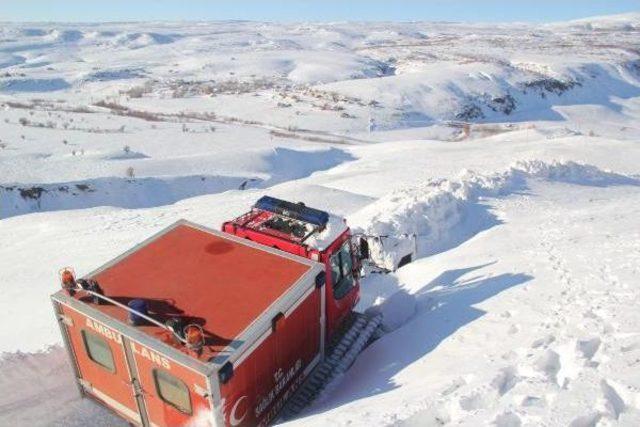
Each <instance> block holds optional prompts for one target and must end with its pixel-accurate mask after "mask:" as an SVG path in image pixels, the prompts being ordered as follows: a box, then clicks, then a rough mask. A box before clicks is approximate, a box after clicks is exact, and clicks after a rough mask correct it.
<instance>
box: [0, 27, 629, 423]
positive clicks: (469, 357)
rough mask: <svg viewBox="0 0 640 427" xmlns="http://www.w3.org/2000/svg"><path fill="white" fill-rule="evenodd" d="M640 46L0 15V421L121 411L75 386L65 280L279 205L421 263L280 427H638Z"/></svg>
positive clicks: (392, 260) (401, 278)
mask: <svg viewBox="0 0 640 427" xmlns="http://www.w3.org/2000/svg"><path fill="white" fill-rule="evenodd" d="M639 52H640V15H638V14H629V15H622V16H615V17H602V18H594V19H589V20H580V21H572V22H568V23H557V24H549V25H520V24H519V25H484V24H454V23H419V22H417V23H403V24H398V23H375V24H359V23H330V24H287V25H275V24H267V23H244V22H220V23H196V24H193V25H185V24H173V23H153V24H152V23H149V24H135V25H134V24H73V25H71V24H69V25H66V24H64V25H63V24H6V25H4V26H3V28H2V29H0V69H1V73H0V104H2V109H1V110H0V116H1V117H0V267H1V270H2V272H3V273H2V279H0V313H2V315H1V316H0V320H2V325H3V326H2V327H0V352H1V353H2V355H1V356H0V390H3V391H5V392H4V393H2V395H1V396H0V424H2V425H4V424H11V425H20V426H22V425H24V426H38V425H56V426H58V425H71V426H74V425H75V426H82V425H105V426H106V425H109V426H111V425H119V424H120V423H121V421H120V420H118V419H116V418H115V417H114V416H113V415H111V414H110V413H109V412H108V411H105V410H103V409H102V408H98V407H97V406H95V405H93V404H91V403H90V402H87V401H80V400H79V399H78V397H77V392H76V389H75V386H74V384H73V378H72V377H71V373H70V370H69V367H68V365H67V360H66V357H65V354H64V351H63V350H62V349H61V348H60V346H59V344H60V341H61V338H60V335H59V330H58V327H57V325H56V323H55V320H54V318H53V314H52V313H51V308H50V302H49V300H48V295H49V294H51V293H53V292H54V291H55V290H56V289H57V287H58V284H57V280H56V274H57V271H58V269H59V268H60V267H62V266H66V265H72V266H73V267H74V268H75V269H76V271H78V272H79V273H80V274H82V273H85V272H87V271H90V270H92V269H93V268H95V267H96V266H97V265H101V264H102V263H104V262H106V261H108V260H109V259H111V258H113V257H115V256H116V255H118V254H120V253H122V252H123V251H125V250H127V249H128V248H130V247H131V246H133V245H134V244H136V243H137V242H139V241H140V240H142V239H144V238H146V237H148V236H149V235H151V234H153V233H155V232H156V231H158V230H159V229H161V228H162V227H165V226H166V225H169V224H170V223H172V222H174V221H175V220H177V219H180V218H186V219H189V220H192V221H195V222H199V223H202V224H204V225H207V226H211V227H219V225H220V224H221V223H222V221H224V220H227V219H229V218H232V217H234V216H236V215H238V214H240V213H242V212H243V211H245V210H246V209H247V208H248V207H249V206H250V205H251V204H252V203H253V202H255V200H256V199H257V198H259V197H260V196H261V195H263V194H270V195H273V196H276V197H282V198H288V199H291V200H300V201H304V202H305V203H307V204H308V205H310V206H314V207H318V208H321V209H326V210H329V211H331V212H334V213H336V214H338V215H342V216H345V217H346V218H347V221H348V223H349V225H350V226H352V227H353V228H355V229H357V230H359V231H362V232H365V233H367V234H370V235H375V236H377V237H378V242H377V244H374V245H373V254H374V259H375V261H376V263H378V264H380V265H383V266H387V267H391V266H393V265H394V264H396V263H397V261H398V257H399V256H402V254H404V253H406V252H411V253H412V254H413V259H414V261H413V262H412V263H410V264H408V265H406V266H404V267H402V268H400V269H398V270H397V271H395V272H391V273H388V274H370V275H368V276H367V277H366V278H365V279H364V280H363V282H362V298H361V301H360V304H359V306H358V309H359V310H373V311H381V312H383V313H384V314H385V324H384V330H385V332H386V334H385V335H384V336H382V337H381V338H380V339H379V340H378V341H376V342H374V343H373V344H372V345H371V346H369V347H368V348H367V349H366V350H365V351H364V352H363V354H362V355H361V356H360V358H359V359H358V360H357V361H356V363H355V364H354V365H353V367H352V368H351V369H350V370H349V371H348V372H347V373H346V374H345V375H344V376H342V377H340V378H337V379H336V381H334V382H333V383H332V384H330V385H329V387H328V389H327V390H326V392H325V393H323V394H322V395H321V397H320V398H319V399H318V400H317V401H316V402H315V403H314V404H313V405H312V406H311V407H310V408H308V410H307V411H306V412H304V413H302V414H301V417H300V418H299V419H297V420H294V421H292V422H291V423H290V424H291V425H311V426H316V425H317V426H325V425H357V426H360V425H398V426H425V425H426V426H431V425H468V426H477V425H486V424H493V425H498V426H502V427H506V426H521V425H522V426H534V425H553V426H555V425H563V426H564V425H571V426H576V427H581V426H609V425H628V426H635V425H639V424H640V369H639V368H640V364H639V362H638V361H639V360H640V333H639V332H638V331H640V313H639V312H638V310H637V309H636V307H637V306H638V303H639V302H640V301H639V298H640V291H639V289H638V283H640V280H639V279H640V269H639V266H640V234H639V233H640V221H639V220H638V218H640V166H639V165H640V145H639V144H640V126H638V123H640V53H639ZM320 243H321V242H320ZM6 390H10V392H9V393H7V392H6Z"/></svg>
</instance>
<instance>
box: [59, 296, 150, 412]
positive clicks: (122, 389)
mask: <svg viewBox="0 0 640 427" xmlns="http://www.w3.org/2000/svg"><path fill="white" fill-rule="evenodd" d="M56 308H57V312H58V316H59V319H60V322H61V325H62V327H63V328H64V332H65V335H66V339H67V340H68V343H69V345H70V346H71V349H72V351H73V354H74V356H75V357H74V359H75V362H76V371H77V374H78V376H79V379H78V381H79V384H80V386H81V388H82V390H83V391H84V392H85V393H87V394H88V395H90V396H92V397H93V398H96V399H97V400H99V401H102V402H103V403H104V404H105V405H106V406H108V407H110V408H112V409H113V410H115V411H116V412H118V413H120V414H121V415H122V416H123V417H125V418H126V419H128V420H130V421H132V422H134V423H136V424H142V422H143V420H142V418H141V416H140V408H139V407H138V401H137V400H136V396H135V389H134V387H133V383H132V381H131V374H130V371H129V366H128V363H127V355H126V352H125V338H124V337H123V336H122V334H120V333H119V332H118V331H116V330H115V329H113V328H111V327H109V326H107V325H106V324H105V323H102V322H100V321H98V320H96V319H94V318H92V317H90V316H88V315H86V314H84V313H81V312H79V311H76V310H75V309H72V308H71V307H69V306H67V305H64V304H60V303H56Z"/></svg>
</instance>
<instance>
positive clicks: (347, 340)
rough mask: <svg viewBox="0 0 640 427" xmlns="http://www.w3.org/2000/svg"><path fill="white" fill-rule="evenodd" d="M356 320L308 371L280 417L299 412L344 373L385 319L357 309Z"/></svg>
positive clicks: (291, 415)
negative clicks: (314, 366)
mask: <svg viewBox="0 0 640 427" xmlns="http://www.w3.org/2000/svg"><path fill="white" fill-rule="evenodd" d="M355 316H356V318H355V320H354V321H353V323H352V324H351V327H349V329H348V330H347V331H346V332H345V333H344V334H343V335H342V336H341V338H340V339H339V340H338V341H337V342H336V343H335V344H334V345H332V346H330V347H329V349H328V353H327V355H326V357H325V359H324V360H323V361H322V362H320V363H319V364H318V366H317V367H316V368H315V369H314V370H313V371H312V372H311V374H309V376H308V377H307V379H306V380H305V382H304V383H303V384H302V385H301V386H300V388H299V389H298V390H297V391H296V392H295V394H294V395H293V396H292V397H291V399H289V401H288V402H287V404H286V405H285V407H284V409H283V410H282V412H281V414H280V420H281V421H287V420H290V419H292V418H294V417H295V416H296V415H298V414H299V413H300V412H302V410H303V409H304V408H306V407H307V406H309V404H311V402H313V401H314V400H315V398H316V397H318V395H319V394H320V393H321V392H322V390H323V389H324V388H325V387H326V386H327V384H329V383H330V382H331V381H333V380H334V379H335V378H336V377H337V376H339V375H341V374H343V373H345V372H346V371H347V370H348V369H349V368H350V367H351V365H353V362H355V360H356V357H358V354H360V352H361V351H362V350H363V349H364V348H365V347H366V345H367V344H368V343H369V342H370V341H371V339H372V338H373V337H374V334H375V332H376V330H378V327H379V326H380V324H381V323H382V314H377V315H375V316H372V317H369V316H367V315H365V314H360V313H355Z"/></svg>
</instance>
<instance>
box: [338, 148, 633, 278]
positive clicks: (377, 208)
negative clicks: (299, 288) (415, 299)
mask: <svg viewBox="0 0 640 427" xmlns="http://www.w3.org/2000/svg"><path fill="white" fill-rule="evenodd" d="M527 178H539V179H546V180H551V181H557V182H566V183H571V184H577V185H589V186H598V187H604V186H608V185H640V180H639V179H637V178H634V177H630V176H626V175H620V174H616V173H612V172H607V171H603V170H601V169H599V168H597V167H595V166H591V165H585V164H581V163H576V162H573V161H567V162H557V161H554V162H551V163H546V162H543V161H540V160H529V161H519V162H516V163H515V164H513V165H512V166H511V167H509V168H508V169H507V170H506V171H504V172H500V173H494V174H489V175H482V174H478V173H475V172H473V171H468V170H466V171H463V172H462V173H461V175H460V178H459V179H457V180H447V179H443V180H430V181H428V182H426V183H425V184H423V185H420V186H417V187H413V188H406V189H402V190H400V191H396V192H394V193H392V194H389V195H387V196H384V197H381V198H380V199H378V200H377V201H376V202H374V203H372V204H370V205H368V206H367V207H365V208H364V209H362V210H360V211H358V212H356V213H355V214H354V215H352V216H351V217H350V218H349V223H350V224H351V225H352V227H353V229H354V230H355V231H357V232H361V233H364V234H366V235H369V236H372V238H370V239H369V243H370V247H371V256H372V259H373V260H374V261H375V262H376V264H378V265H380V266H382V267H384V268H387V269H389V270H394V269H395V268H396V267H397V266H398V262H399V261H400V259H401V258H402V257H404V256H405V255H407V254H413V257H414V258H415V257H418V256H424V255H426V254H429V253H434V252H438V251H440V250H443V249H447V248H449V247H452V246H454V245H455V242H457V241H460V240H461V237H462V235H464V236H470V235H473V234H475V233H476V232H477V231H479V230H478V229H477V227H478V226H479V225H481V224H478V223H477V222H474V221H473V218H469V217H470V216H472V215H474V214H477V213H481V211H479V210H478V209H477V203H478V201H479V200H480V199H481V198H482V197H495V196H498V195H504V194H508V193H512V192H514V191H517V190H519V189H522V188H523V187H524V186H525V184H526V183H525V180H526V179H527ZM469 219H470V220H471V221H469V222H468V223H467V224H466V228H465V227H460V224H461V223H462V222H463V221H464V220H469ZM414 239H417V241H416V240H414ZM418 243H419V244H418ZM416 252H417V253H416Z"/></svg>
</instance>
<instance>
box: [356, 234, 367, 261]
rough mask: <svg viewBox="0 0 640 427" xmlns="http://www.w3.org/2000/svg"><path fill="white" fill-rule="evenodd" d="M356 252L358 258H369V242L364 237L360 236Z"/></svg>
mask: <svg viewBox="0 0 640 427" xmlns="http://www.w3.org/2000/svg"><path fill="white" fill-rule="evenodd" d="M358 252H359V254H358V255H359V256H360V259H361V260H363V259H369V242H367V239H365V238H364V237H360V242H359V244H358Z"/></svg>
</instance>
